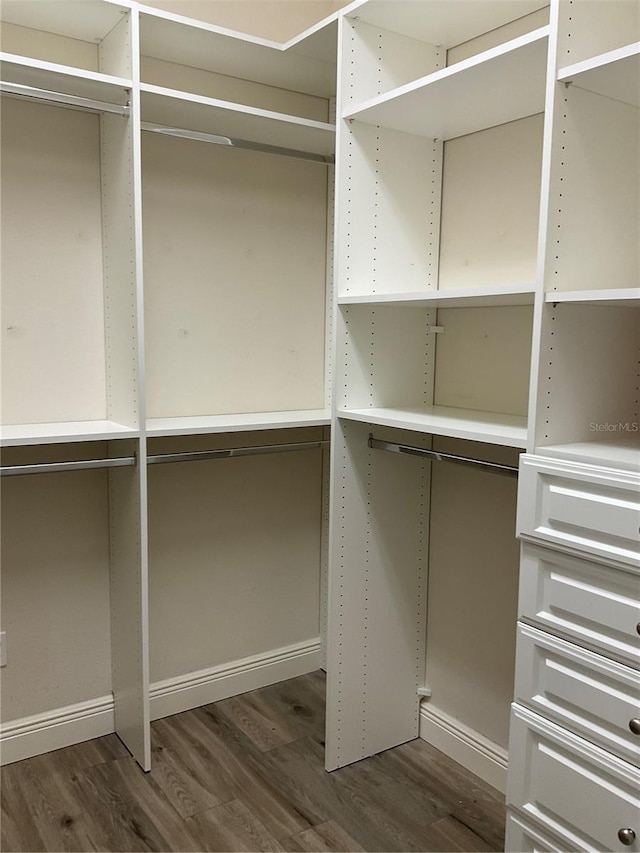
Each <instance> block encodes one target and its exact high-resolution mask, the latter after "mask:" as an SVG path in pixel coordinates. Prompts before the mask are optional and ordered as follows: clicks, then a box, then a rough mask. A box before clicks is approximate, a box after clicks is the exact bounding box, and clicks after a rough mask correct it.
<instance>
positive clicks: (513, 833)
mask: <svg viewBox="0 0 640 853" xmlns="http://www.w3.org/2000/svg"><path fill="white" fill-rule="evenodd" d="M504 849H505V850H507V851H510V853H516V851H517V853H562V852H563V851H566V849H567V847H566V844H565V843H564V842H562V841H560V840H559V839H554V838H552V837H551V835H549V834H548V833H547V832H545V830H544V829H541V827H539V826H537V825H536V824H534V823H533V822H532V821H530V820H528V819H527V818H525V817H523V816H522V815H520V814H518V813H517V812H515V811H514V810H513V809H507V828H506V835H505V846H504Z"/></svg>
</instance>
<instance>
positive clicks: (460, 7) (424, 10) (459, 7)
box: [345, 0, 549, 47]
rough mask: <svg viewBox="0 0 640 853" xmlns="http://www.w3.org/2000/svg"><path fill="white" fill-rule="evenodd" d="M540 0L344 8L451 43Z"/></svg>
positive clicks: (409, 0) (540, 4) (405, 0)
mask: <svg viewBox="0 0 640 853" xmlns="http://www.w3.org/2000/svg"><path fill="white" fill-rule="evenodd" d="M548 5H549V4H548V3H547V2H544V0H422V2H416V0H366V2H364V3H354V4H352V6H350V7H349V8H348V9H346V10H345V14H346V15H347V16H348V17H353V18H357V19H358V20H361V21H363V22H364V23H367V24H371V25H372V26H375V27H378V28H379V29H382V30H390V31H391V32H394V33H399V34H400V35H404V36H408V37H409V38H413V39H418V40H419V41H424V42H427V43H428V44H435V45H442V46H443V47H453V46H455V45H458V44H462V42H465V41H469V39H472V38H475V37H476V36H479V35H481V34H482V33H487V32H489V31H490V30H495V29H497V28H498V27H501V26H503V25H504V24H508V23H509V22H511V21H515V20H517V19H518V18H522V17H524V16H525V15H529V14H531V13H532V12H536V11H537V10H538V9H544V8H545V6H548Z"/></svg>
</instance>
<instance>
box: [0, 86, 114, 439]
mask: <svg viewBox="0 0 640 853" xmlns="http://www.w3.org/2000/svg"><path fill="white" fill-rule="evenodd" d="M100 201H101V198H100V135H99V119H98V117H97V116H93V115H88V114H86V113H81V112H76V111H71V110H66V109H61V108H57V107H48V106H43V105H39V104H29V103H25V102H22V101H13V100H7V101H5V102H4V103H3V105H2V309H3V315H4V316H3V343H2V408H3V421H4V422H5V423H8V424H20V423H34V422H35V423H42V422H47V421H74V420H77V421H82V420H94V419H95V420H104V418H105V417H106V415H107V411H106V386H105V353H104V307H103V288H102V221H101V209H100Z"/></svg>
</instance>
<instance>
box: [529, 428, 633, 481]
mask: <svg viewBox="0 0 640 853" xmlns="http://www.w3.org/2000/svg"><path fill="white" fill-rule="evenodd" d="M615 426H617V424H616V425H615ZM637 433H638V430H637V429H636V430H635V432H634V433H631V434H630V435H629V438H628V440H625V438H624V435H623V434H622V435H621V434H620V433H619V432H615V431H614V432H613V436H611V435H610V436H609V437H608V440H607V436H606V435H605V436H602V435H601V436H600V440H594V441H579V442H576V443H575V444H548V445H546V446H545V447H541V448H539V450H538V453H539V455H541V456H552V457H553V458H554V459H568V460H569V461H570V462H582V463H583V464H585V465H601V466H604V467H605V468H623V469H624V470H625V471H635V472H636V473H640V446H639V443H638V437H637Z"/></svg>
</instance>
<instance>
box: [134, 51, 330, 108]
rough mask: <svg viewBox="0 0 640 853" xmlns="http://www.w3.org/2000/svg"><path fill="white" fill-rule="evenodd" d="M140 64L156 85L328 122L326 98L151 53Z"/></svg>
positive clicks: (145, 79) (148, 80)
mask: <svg viewBox="0 0 640 853" xmlns="http://www.w3.org/2000/svg"><path fill="white" fill-rule="evenodd" d="M140 64H141V71H140V73H141V77H142V80H143V82H144V83H148V84H151V85H152V86H163V87H165V88H167V89H178V90H179V91H181V92H191V93H192V94H194V95H203V96H204V97H207V98H219V99H221V100H223V101H231V102H232V103H236V104H244V105H245V106H247V107H257V108H258V109H263V110H272V111H274V112H277V113H284V114H285V115H295V116H301V117H302V118H307V119H312V120H314V121H323V122H326V121H328V117H329V116H328V112H329V110H328V103H327V99H326V98H318V97H315V96H313V95H304V94H302V93H301V92H290V91H287V90H286V89H276V88H275V87H273V86H265V85H264V84H262V83H255V82H253V81H251V80H240V79H238V78H237V77H227V76H226V75H224V74H214V73H213V72H211V71H203V70H202V69H201V68H190V67H188V66H186V65H176V64H175V63H174V62H164V61H163V60H161V59H154V58H153V57H150V56H142V57H141V58H140Z"/></svg>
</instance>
